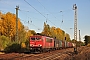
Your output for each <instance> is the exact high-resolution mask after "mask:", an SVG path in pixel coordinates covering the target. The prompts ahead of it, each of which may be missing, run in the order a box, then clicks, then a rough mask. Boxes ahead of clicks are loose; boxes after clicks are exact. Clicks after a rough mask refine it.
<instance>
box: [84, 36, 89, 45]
mask: <svg viewBox="0 0 90 60" xmlns="http://www.w3.org/2000/svg"><path fill="white" fill-rule="evenodd" d="M84 38H85V40H84V41H85V45H87V44H88V43H90V36H87V35H86V36H85V37H84Z"/></svg>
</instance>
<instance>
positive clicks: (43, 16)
mask: <svg viewBox="0 0 90 60" xmlns="http://www.w3.org/2000/svg"><path fill="white" fill-rule="evenodd" d="M24 1H25V2H26V3H27V4H28V5H29V6H31V7H32V8H33V9H35V10H36V11H37V12H38V13H40V14H41V15H42V16H43V17H45V16H44V15H43V14H42V13H41V12H39V11H38V10H37V9H36V8H34V7H33V6H32V5H31V4H30V3H28V2H27V1H26V0H24ZM45 18H46V17H45ZM46 19H47V18H46ZM49 21H50V20H49ZM50 22H51V21H50ZM51 23H52V24H54V23H53V22H51ZM54 25H55V24H54ZM55 26H56V25H55Z"/></svg>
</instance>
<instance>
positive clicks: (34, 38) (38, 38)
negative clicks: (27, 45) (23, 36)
mask: <svg viewBox="0 0 90 60" xmlns="http://www.w3.org/2000/svg"><path fill="white" fill-rule="evenodd" d="M31 40H41V38H40V37H31Z"/></svg>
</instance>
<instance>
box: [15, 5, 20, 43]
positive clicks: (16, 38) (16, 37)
mask: <svg viewBox="0 0 90 60" xmlns="http://www.w3.org/2000/svg"><path fill="white" fill-rule="evenodd" d="M15 9H16V36H15V41H16V42H18V10H19V6H16V8H15Z"/></svg>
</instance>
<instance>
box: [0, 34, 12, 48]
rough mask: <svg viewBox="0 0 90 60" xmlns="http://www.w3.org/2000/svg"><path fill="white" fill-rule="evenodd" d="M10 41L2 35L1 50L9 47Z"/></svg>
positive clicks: (0, 40) (0, 38) (0, 37)
mask: <svg viewBox="0 0 90 60" xmlns="http://www.w3.org/2000/svg"><path fill="white" fill-rule="evenodd" d="M10 42H11V41H10V40H9V38H8V37H6V36H4V35H2V36H0V50H2V49H4V48H6V47H7V46H8V44H10Z"/></svg>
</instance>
